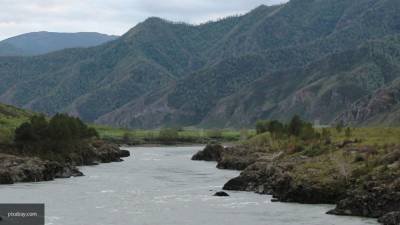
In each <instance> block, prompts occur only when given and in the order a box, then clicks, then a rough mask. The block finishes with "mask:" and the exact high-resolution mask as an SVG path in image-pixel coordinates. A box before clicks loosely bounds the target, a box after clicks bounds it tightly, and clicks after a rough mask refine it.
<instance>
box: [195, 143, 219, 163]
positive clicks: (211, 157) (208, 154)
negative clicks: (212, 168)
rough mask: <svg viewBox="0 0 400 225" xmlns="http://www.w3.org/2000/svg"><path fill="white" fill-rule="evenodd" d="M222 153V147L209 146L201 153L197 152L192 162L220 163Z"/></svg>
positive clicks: (217, 145) (216, 145)
mask: <svg viewBox="0 0 400 225" xmlns="http://www.w3.org/2000/svg"><path fill="white" fill-rule="evenodd" d="M223 151H224V146H222V145H219V144H209V145H207V146H206V147H205V148H204V149H203V150H202V151H199V152H197V153H196V154H195V155H194V156H193V157H192V160H197V161H199V160H202V161H217V162H218V161H220V160H221V158H222V154H223Z"/></svg>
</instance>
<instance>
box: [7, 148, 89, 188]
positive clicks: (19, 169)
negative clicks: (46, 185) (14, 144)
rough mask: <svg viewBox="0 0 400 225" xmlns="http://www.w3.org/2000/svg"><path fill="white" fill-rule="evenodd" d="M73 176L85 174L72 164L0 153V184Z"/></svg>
mask: <svg viewBox="0 0 400 225" xmlns="http://www.w3.org/2000/svg"><path fill="white" fill-rule="evenodd" d="M72 176H73V177H77V176H83V174H82V173H81V172H80V171H79V170H78V169H77V168H76V167H74V166H72V165H62V164H60V163H57V162H50V161H43V160H41V159H39V158H32V157H17V156H13V155H6V154H1V155H0V184H13V183H17V182H39V181H49V180H54V179H55V178H69V177H72Z"/></svg>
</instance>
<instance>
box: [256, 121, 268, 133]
mask: <svg viewBox="0 0 400 225" xmlns="http://www.w3.org/2000/svg"><path fill="white" fill-rule="evenodd" d="M268 127H269V121H267V120H259V121H257V123H256V132H257V134H263V133H266V132H267V131H268Z"/></svg>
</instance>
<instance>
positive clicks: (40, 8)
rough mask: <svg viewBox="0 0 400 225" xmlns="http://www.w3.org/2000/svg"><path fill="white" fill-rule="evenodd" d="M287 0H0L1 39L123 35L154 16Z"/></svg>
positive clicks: (213, 13)
mask: <svg viewBox="0 0 400 225" xmlns="http://www.w3.org/2000/svg"><path fill="white" fill-rule="evenodd" d="M286 1H287V0H0V40H3V39H6V38H9V37H12V36H15V35H18V34H23V33H28V32H35V31H51V32H99V33H105V34H114V35H122V34H123V33H125V32H127V31H128V30H129V29H130V28H132V27H134V26H135V25H136V24H137V23H139V22H141V21H143V20H145V19H146V18H148V17H152V16H156V17H161V18H164V19H167V20H171V21H175V22H187V23H191V24H199V23H202V22H207V21H210V20H216V19H219V18H223V17H226V16H230V15H237V14H244V13H246V12H248V11H250V10H251V9H253V8H255V7H257V6H259V5H261V4H264V5H275V4H280V3H283V2H286Z"/></svg>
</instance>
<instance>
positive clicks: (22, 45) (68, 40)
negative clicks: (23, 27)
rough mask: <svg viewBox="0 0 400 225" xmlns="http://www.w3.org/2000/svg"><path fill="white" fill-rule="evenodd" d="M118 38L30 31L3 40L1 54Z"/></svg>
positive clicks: (22, 53)
mask: <svg viewBox="0 0 400 225" xmlns="http://www.w3.org/2000/svg"><path fill="white" fill-rule="evenodd" d="M116 38H118V36H115V35H107V34H101V33H97V32H78V33H58V32H49V31H38V32H30V33H25V34H21V35H18V36H15V37H11V38H8V39H6V40H3V41H1V42H0V56H30V55H40V54H46V53H49V52H53V51H58V50H62V49H66V48H78V47H92V46H96V45H100V44H103V43H105V42H108V41H112V40H115V39H116Z"/></svg>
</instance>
